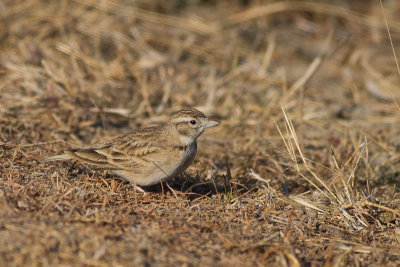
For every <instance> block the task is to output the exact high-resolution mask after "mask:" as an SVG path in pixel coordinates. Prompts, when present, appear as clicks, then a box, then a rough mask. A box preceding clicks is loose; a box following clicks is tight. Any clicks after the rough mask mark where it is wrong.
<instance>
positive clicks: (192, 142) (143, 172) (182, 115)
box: [46, 109, 219, 185]
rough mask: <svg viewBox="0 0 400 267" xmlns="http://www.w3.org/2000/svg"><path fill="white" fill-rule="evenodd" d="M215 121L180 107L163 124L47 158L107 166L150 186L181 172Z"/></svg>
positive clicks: (132, 179) (191, 160)
mask: <svg viewBox="0 0 400 267" xmlns="http://www.w3.org/2000/svg"><path fill="white" fill-rule="evenodd" d="M218 124H219V122H217V121H210V120H209V119H208V118H207V117H206V116H205V115H204V114H203V113H202V112H200V111H198V110H196V109H183V110H180V111H178V112H175V113H174V114H172V116H171V118H170V119H169V120H168V122H167V123H166V124H165V125H162V126H157V127H148V128H144V129H140V130H134V131H130V132H127V133H125V134H123V135H121V136H119V137H117V138H115V139H112V140H110V141H108V142H105V143H99V144H94V145H91V146H88V147H85V148H79V149H70V150H66V151H64V154H62V155H57V156H53V157H49V158H47V159H46V161H52V160H65V159H77V160H79V161H82V162H85V163H88V164H92V165H96V166H99V167H102V168H105V169H110V170H112V171H114V172H115V173H116V174H118V175H120V176H122V177H123V178H125V179H126V180H128V181H129V182H132V183H135V184H138V185H152V184H156V183H158V182H160V181H163V180H165V179H168V178H171V177H174V176H176V175H179V174H180V173H182V172H183V171H184V170H185V169H186V168H187V167H188V166H189V165H190V164H191V163H192V162H193V160H194V158H195V156H196V152H197V142H196V140H197V138H198V137H199V136H200V135H201V134H202V133H203V132H204V131H205V129H207V128H209V127H212V126H216V125H218Z"/></svg>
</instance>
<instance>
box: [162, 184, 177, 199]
mask: <svg viewBox="0 0 400 267" xmlns="http://www.w3.org/2000/svg"><path fill="white" fill-rule="evenodd" d="M165 184H166V185H167V187H168V189H169V190H170V191H171V192H172V194H173V195H174V197H175V198H176V199H177V198H178V196H177V194H176V193H175V190H174V189H172V187H171V186H170V185H169V184H168V183H167V182H166V181H165Z"/></svg>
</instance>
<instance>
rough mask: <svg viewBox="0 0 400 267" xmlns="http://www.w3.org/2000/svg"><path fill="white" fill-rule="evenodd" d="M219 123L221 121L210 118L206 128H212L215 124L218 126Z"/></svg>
mask: <svg viewBox="0 0 400 267" xmlns="http://www.w3.org/2000/svg"><path fill="white" fill-rule="evenodd" d="M219 124H220V122H219V121H215V120H209V121H208V122H207V124H206V128H210V127H213V126H217V125H219Z"/></svg>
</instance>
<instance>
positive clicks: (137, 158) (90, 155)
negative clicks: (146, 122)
mask: <svg viewBox="0 0 400 267" xmlns="http://www.w3.org/2000/svg"><path fill="white" fill-rule="evenodd" d="M156 139H157V138H156ZM160 149H161V148H160V146H159V145H158V144H155V143H154V129H145V130H141V131H134V132H129V133H126V134H124V135H122V136H120V137H117V138H116V139H114V140H111V141H109V142H106V143H101V144H95V145H92V146H90V147H86V148H82V149H72V150H67V151H64V153H65V154H67V155H68V156H69V157H71V158H75V159H78V160H80V161H82V162H85V163H89V164H93V165H97V166H99V167H102V168H106V169H115V170H124V169H125V170H126V169H128V170H137V171H138V172H139V173H140V169H142V168H145V167H146V166H149V165H150V164H151V165H153V163H152V162H151V160H149V156H150V155H151V154H153V153H156V152H158V151H160Z"/></svg>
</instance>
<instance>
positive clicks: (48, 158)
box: [43, 154, 71, 162]
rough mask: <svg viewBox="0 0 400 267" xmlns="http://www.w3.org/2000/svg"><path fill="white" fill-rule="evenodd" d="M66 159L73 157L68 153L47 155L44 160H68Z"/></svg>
mask: <svg viewBox="0 0 400 267" xmlns="http://www.w3.org/2000/svg"><path fill="white" fill-rule="evenodd" d="M66 159H71V156H69V155H68V154H61V155H56V156H51V157H47V158H45V159H44V160H43V161H44V162H47V161H56V160H66Z"/></svg>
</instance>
